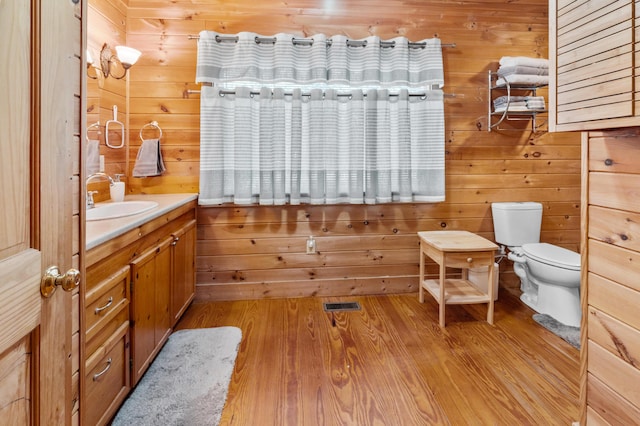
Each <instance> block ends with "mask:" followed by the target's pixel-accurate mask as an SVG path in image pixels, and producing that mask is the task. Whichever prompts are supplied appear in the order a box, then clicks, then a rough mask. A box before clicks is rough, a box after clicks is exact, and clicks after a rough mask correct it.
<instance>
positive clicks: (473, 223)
mask: <svg viewBox="0 0 640 426" xmlns="http://www.w3.org/2000/svg"><path fill="white" fill-rule="evenodd" d="M91 1H94V0H91ZM96 1H98V0H96ZM100 1H102V2H104V1H110V0H100ZM111 1H116V0H111ZM324 4H326V2H321V1H320V0H294V1H291V2H277V1H272V0H265V1H263V2H254V1H250V0H239V1H235V2H233V3H227V2H219V1H213V0H212V1H200V2H198V3H197V4H194V3H193V2H192V1H188V0H129V2H128V9H127V20H126V34H127V37H126V39H127V44H129V45H131V46H133V47H136V48H138V49H140V50H141V51H142V52H143V56H142V58H141V59H140V61H139V63H138V64H136V65H135V66H134V67H133V68H132V69H131V70H130V92H129V94H130V99H129V104H130V109H129V120H130V127H131V129H130V142H131V143H130V154H129V156H130V158H131V161H129V163H128V166H127V171H128V172H129V173H128V174H129V175H130V171H131V169H132V167H133V159H135V155H136V153H137V151H138V149H139V144H140V139H139V137H138V132H139V129H140V128H141V126H142V125H144V124H145V123H148V122H149V121H152V120H157V121H158V122H159V124H160V125H161V127H162V129H163V131H164V136H163V138H162V153H163V156H164V160H165V164H166V165H167V172H166V173H165V174H164V175H163V176H161V177H153V178H146V179H135V178H129V183H130V184H129V190H130V191H131V192H135V193H141V192H143V193H164V192H197V191H198V178H199V162H198V156H199V98H198V96H197V95H190V94H188V92H187V91H188V90H197V89H199V87H198V85H196V84H195V83H193V81H194V79H195V62H196V49H197V44H196V41H195V40H191V39H189V37H188V36H189V35H197V34H198V33H199V32H200V31H201V30H204V29H206V30H214V31H219V32H225V33H236V32H239V31H252V32H257V33H260V34H263V35H271V34H275V33H278V32H290V33H294V34H298V35H300V36H311V35H313V34H316V33H324V34H328V35H331V34H346V35H348V36H349V37H352V38H361V37H366V36H368V35H371V34H375V35H379V36H380V37H382V38H392V37H396V36H398V35H403V36H406V37H407V38H409V39H410V40H421V39H424V38H430V37H434V36H437V37H439V38H440V39H441V40H442V42H443V43H455V44H456V47H455V48H445V49H444V68H445V92H446V93H448V94H449V95H454V97H448V98H446V99H445V122H446V185H447V189H446V197H447V200H446V202H444V203H440V204H433V205H430V204H405V205H393V206H390V205H386V206H385V205H382V206H327V207H323V206H295V207H293V206H286V207H235V206H224V207H211V208H200V209H199V211H198V247H197V250H198V253H197V254H198V256H197V284H198V287H197V297H198V298H199V299H207V300H214V299H239V298H240V299H242V298H260V297H280V296H304V295H314V294H315V295H328V294H331V295H345V294H355V293H357V294H370V293H384V292H390V293H391V292H393V293H395V292H407V291H417V273H418V270H417V269H418V250H417V237H416V232H417V231H421V230H434V229H466V230H469V231H472V232H477V233H479V234H480V235H483V236H485V237H488V238H493V225H492V220H491V211H490V203H491V202H495V201H525V200H532V201H539V202H542V203H543V204H544V207H545V209H544V216H543V225H542V240H543V241H547V242H551V243H554V244H559V245H561V246H564V247H567V248H570V249H573V250H578V249H579V241H580V233H579V227H580V138H579V135H577V134H553V135H549V134H547V133H546V132H544V130H545V127H544V125H543V126H542V128H541V129H540V130H542V131H541V132H536V133H532V132H531V128H530V123H529V122H509V123H507V124H506V126H507V127H510V128H512V129H514V130H512V131H500V132H495V131H493V132H487V131H486V129H487V102H488V100H487V97H488V90H487V73H488V70H490V69H492V70H496V69H497V67H498V60H499V59H500V57H502V56H520V55H522V56H532V57H547V53H548V35H547V22H548V18H547V17H548V13H547V2H546V1H542V0H525V1H520V2H517V3H514V2H510V1H506V0H504V1H476V2H473V1H472V2H465V3H464V4H458V3H451V2H445V1H402V2H400V1H382V0H371V1H368V2H361V1H349V2H341V3H339V4H338V3H333V6H331V7H329V6H327V8H324V7H323V5H324ZM90 31H91V30H90ZM538 93H541V94H543V95H545V96H546V91H545V90H542V91H539V92H538ZM540 121H544V119H542V120H539V121H538V122H540ZM309 235H313V236H314V237H316V241H317V248H318V252H317V253H316V254H314V255H307V254H305V242H306V239H307V237H308V236H309ZM511 271H512V269H511V267H510V265H508V262H505V263H503V264H501V285H503V286H505V285H506V286H517V283H516V280H515V276H514V275H513V274H512V273H511ZM433 272H434V273H435V270H433Z"/></svg>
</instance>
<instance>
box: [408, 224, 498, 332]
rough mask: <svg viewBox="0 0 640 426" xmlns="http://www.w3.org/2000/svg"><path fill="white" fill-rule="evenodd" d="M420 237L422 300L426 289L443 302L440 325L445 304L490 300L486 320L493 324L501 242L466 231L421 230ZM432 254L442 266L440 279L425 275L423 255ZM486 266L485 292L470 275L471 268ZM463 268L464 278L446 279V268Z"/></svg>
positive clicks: (442, 325) (487, 301)
mask: <svg viewBox="0 0 640 426" xmlns="http://www.w3.org/2000/svg"><path fill="white" fill-rule="evenodd" d="M418 237H419V238H420V282H419V283H420V293H419V300H420V303H424V290H427V291H428V292H429V293H431V295H432V296H433V297H434V298H435V299H436V301H437V302H438V304H439V305H440V327H444V322H445V321H444V307H445V305H446V304H452V305H453V304H470V303H488V304H489V306H488V307H487V322H488V323H489V324H493V286H494V283H493V274H494V266H493V265H494V262H495V259H494V256H495V251H496V250H498V246H497V245H495V244H494V243H492V242H491V241H489V240H487V239H485V238H482V237H480V236H479V235H476V234H473V233H471V232H467V231H426V232H418ZM425 256H429V257H430V258H431V259H433V260H434V261H435V262H436V263H437V264H438V265H439V266H440V276H439V279H438V280H425V279H424V257H425ZM482 266H487V267H488V274H489V277H488V279H489V281H488V289H487V292H486V293H485V292H484V291H481V290H480V289H478V287H477V286H476V285H474V284H473V283H472V282H471V281H469V279H468V276H469V275H468V272H469V268H477V267H482ZM447 267H451V268H461V269H462V279H447V278H446V276H445V272H446V268H447Z"/></svg>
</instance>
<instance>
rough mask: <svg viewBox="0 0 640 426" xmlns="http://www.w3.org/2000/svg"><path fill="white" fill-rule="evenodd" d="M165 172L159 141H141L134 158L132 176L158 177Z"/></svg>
mask: <svg viewBox="0 0 640 426" xmlns="http://www.w3.org/2000/svg"><path fill="white" fill-rule="evenodd" d="M165 170H166V168H165V167H164V161H162V152H161V151H160V140H159V139H146V140H143V141H142V145H141V146H140V149H139V150H138V155H137V156H136V164H135V166H133V176H134V177H147V176H158V175H161V174H162V173H163V172H164V171H165Z"/></svg>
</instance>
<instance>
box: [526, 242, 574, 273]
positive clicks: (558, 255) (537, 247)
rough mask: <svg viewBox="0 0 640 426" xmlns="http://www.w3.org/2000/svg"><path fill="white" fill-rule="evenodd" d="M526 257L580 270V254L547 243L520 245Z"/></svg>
mask: <svg viewBox="0 0 640 426" xmlns="http://www.w3.org/2000/svg"><path fill="white" fill-rule="evenodd" d="M522 251H523V252H524V254H525V255H526V256H527V257H530V258H532V259H534V260H537V261H538V262H542V263H546V264H547V265H555V266H559V267H561V268H564V269H570V270H573V271H579V270H580V254H579V253H576V252H575V251H571V250H567V249H565V248H562V247H558V246H554V245H553V244H548V243H533V244H525V245H523V246H522Z"/></svg>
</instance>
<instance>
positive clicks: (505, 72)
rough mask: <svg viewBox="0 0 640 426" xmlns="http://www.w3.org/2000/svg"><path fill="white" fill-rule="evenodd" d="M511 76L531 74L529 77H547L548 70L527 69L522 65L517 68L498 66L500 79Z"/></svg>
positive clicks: (544, 68)
mask: <svg viewBox="0 0 640 426" xmlns="http://www.w3.org/2000/svg"><path fill="white" fill-rule="evenodd" d="M511 74H531V75H549V68H546V67H527V66H524V65H518V66H513V67H510V66H500V68H498V75H499V76H500V77H502V76H505V75H511Z"/></svg>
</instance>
